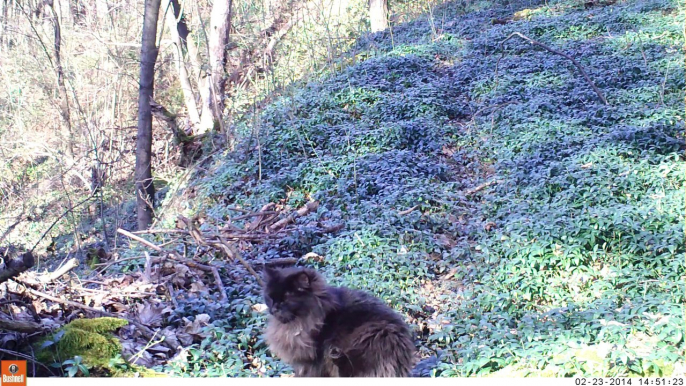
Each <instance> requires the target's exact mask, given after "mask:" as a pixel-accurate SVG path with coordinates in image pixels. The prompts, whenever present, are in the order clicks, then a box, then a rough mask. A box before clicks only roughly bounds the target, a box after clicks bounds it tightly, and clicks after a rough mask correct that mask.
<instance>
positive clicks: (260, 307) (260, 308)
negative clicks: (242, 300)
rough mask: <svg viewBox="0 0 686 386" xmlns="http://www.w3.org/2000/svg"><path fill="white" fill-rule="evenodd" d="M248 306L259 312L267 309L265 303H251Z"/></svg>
mask: <svg viewBox="0 0 686 386" xmlns="http://www.w3.org/2000/svg"><path fill="white" fill-rule="evenodd" d="M250 308H252V309H253V311H257V312H259V313H264V312H267V310H268V309H269V308H268V307H267V305H266V304H262V303H258V304H253V305H252V306H251V307H250Z"/></svg>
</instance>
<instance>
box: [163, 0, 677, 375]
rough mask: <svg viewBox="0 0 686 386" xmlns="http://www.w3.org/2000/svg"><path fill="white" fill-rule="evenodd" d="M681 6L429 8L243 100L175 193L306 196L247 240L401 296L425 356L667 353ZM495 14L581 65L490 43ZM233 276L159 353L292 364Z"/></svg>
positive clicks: (187, 210)
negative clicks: (247, 111)
mask: <svg viewBox="0 0 686 386" xmlns="http://www.w3.org/2000/svg"><path fill="white" fill-rule="evenodd" d="M683 17H684V9H683V4H680V3H679V2H676V1H670V0H647V1H624V2H614V1H593V2H585V3H584V2H576V1H557V2H548V3H542V2H541V3H535V4H534V3H532V2H528V1H522V2H519V1H515V2H509V3H508V4H507V5H496V4H493V3H474V4H470V6H469V7H468V8H465V6H464V4H462V3H459V2H457V3H449V4H447V5H444V6H442V7H438V8H436V9H435V10H434V11H433V12H432V14H430V15H425V16H424V17H422V18H419V19H417V20H414V21H412V22H408V23H406V24H404V25H402V26H400V27H397V28H394V29H393V30H392V31H387V32H385V33H381V34H374V35H369V36H365V37H363V38H361V39H360V40H359V42H358V48H359V49H360V50H361V52H362V53H361V54H359V55H358V58H359V59H360V62H359V63H357V64H354V65H352V66H350V67H348V68H346V69H344V70H343V71H341V72H339V73H335V74H329V75H327V76H324V77H323V78H322V79H321V80H320V81H316V82H311V83H309V84H307V85H306V86H304V87H302V88H301V89H297V90H294V91H292V92H291V93H290V94H289V95H286V96H283V97H281V98H279V99H278V100H277V101H276V102H274V103H273V104H271V105H269V106H268V107H266V108H265V109H264V110H263V111H260V112H259V114H257V115H254V116H250V117H246V119H245V120H244V121H242V123H241V125H240V131H241V132H242V133H244V135H245V138H246V139H245V141H244V142H243V143H242V145H241V146H239V148H238V150H236V151H234V152H231V153H225V154H224V155H222V156H218V157H215V159H214V160H213V165H212V166H211V167H209V168H208V169H207V170H204V171H203V172H201V173H200V176H199V177H197V178H196V179H193V180H192V182H191V186H192V187H187V188H186V189H185V192H188V191H189V190H190V191H192V192H193V199H187V200H186V201H185V202H184V203H183V205H185V207H183V208H179V206H177V207H176V208H177V209H178V210H179V211H181V212H183V213H184V214H186V215H192V214H197V213H203V215H204V216H206V218H207V219H209V220H208V221H210V222H212V223H215V224H222V223H223V222H224V221H226V219H227V218H229V217H230V216H233V215H235V213H232V212H231V209H230V208H232V207H236V206H238V207H240V208H249V209H252V210H259V208H260V207H262V206H264V205H265V204H268V203H270V202H279V203H281V204H283V205H284V206H286V207H292V208H298V207H301V206H303V205H304V204H305V203H306V202H308V201H310V200H317V201H318V202H319V203H320V207H319V209H318V210H317V211H316V212H314V213H311V214H308V215H307V216H304V217H301V218H298V219H297V224H298V229H297V231H295V232H292V233H291V234H290V235H289V237H286V238H283V239H279V240H272V241H268V242H264V243H261V244H259V246H257V247H255V248H253V249H252V250H250V251H246V255H247V256H248V257H249V258H251V259H259V260H269V259H271V258H286V257H294V258H300V257H301V256H303V255H305V254H307V253H309V252H314V253H315V254H316V255H318V256H320V257H321V259H318V260H317V261H313V260H308V261H306V262H305V264H306V265H312V266H315V267H317V268H318V269H320V270H321V271H322V272H323V273H324V274H325V275H326V277H327V278H328V279H329V281H330V282H331V284H333V285H344V286H350V287H354V288H359V289H364V290H367V291H370V292H371V293H373V294H375V295H377V296H379V297H380V298H382V299H383V300H384V301H387V302H388V303H389V304H390V305H392V306H393V307H394V308H395V309H396V310H398V311H399V312H401V313H402V314H403V315H404V316H405V317H406V319H407V320H408V322H410V323H411V325H412V326H413V328H414V330H415V331H416V333H417V338H418V345H419V347H420V352H421V354H422V356H428V355H432V354H434V353H436V352H440V353H441V355H442V356H441V364H440V365H439V366H438V368H437V369H436V372H435V373H436V374H437V375H440V376H474V375H489V374H495V375H525V376H526V375H538V376H546V375H547V376H571V375H587V376H588V375H594V376H647V375H653V376H657V375H669V374H672V372H674V371H680V372H683V369H684V367H683V361H684V337H683V333H684V309H683V304H684V280H683V279H684V258H683V257H684V252H685V251H684V243H683V240H684V210H683V203H684V189H683V187H684V172H685V170H684V134H683V133H684V130H683V129H684V120H683V112H684V110H683V109H684V107H683V101H684V70H683V54H684V52H683V49H682V48H683V46H684V40H683V39H684V35H683V31H682V30H681V21H682V20H683ZM513 32H519V33H521V34H523V35H525V36H527V37H529V38H531V39H534V40H536V41H538V42H541V43H543V44H544V45H546V46H548V47H550V48H554V49H555V50H558V51H561V52H563V53H566V54H567V55H569V56H571V57H573V58H576V60H577V61H578V63H579V65H580V66H581V67H582V68H583V69H584V70H585V71H586V72H587V74H588V77H589V79H588V80H587V79H585V78H584V77H583V76H582V74H581V73H580V72H579V71H578V69H577V68H576V67H575V66H574V65H573V63H572V62H571V61H570V60H568V59H567V58H565V57H563V56H561V55H557V54H555V53H553V52H551V51H549V50H546V49H543V48H541V47H540V46H534V45H532V44H529V43H528V42H527V41H525V40H524V39H521V38H519V37H514V38H512V39H509V40H507V41H506V42H505V43H503V44H502V45H501V42H502V41H503V40H504V39H506V38H507V37H508V36H509V35H510V34H511V33H513ZM589 81H590V82H592V83H594V84H595V85H596V86H597V87H598V89H599V91H600V92H601V93H602V96H603V97H604V98H605V99H606V100H607V105H606V104H604V103H603V101H602V100H601V98H600V97H599V95H598V94H597V93H595V92H594V90H593V88H592V87H591V83H589ZM182 197H187V196H182ZM172 199H173V200H176V201H177V202H178V201H180V200H179V198H176V199H174V198H172ZM171 212H173V213H168V214H169V216H168V217H167V220H166V221H167V222H166V224H167V225H171V224H172V221H173V219H174V218H175V217H174V216H175V215H176V214H177V213H176V212H175V211H171ZM322 222H324V223H327V224H329V223H343V224H345V227H344V228H343V229H342V230H340V231H339V232H337V233H335V234H321V233H317V232H315V231H314V229H315V227H314V224H317V223H322ZM236 269H237V270H240V268H238V267H237V268H236ZM233 277H236V276H233ZM243 277H245V281H244V282H240V283H233V285H234V287H233V288H232V289H231V291H230V298H231V299H232V300H231V302H230V305H229V306H228V307H226V308H224V307H218V308H217V309H215V310H213V311H212V314H211V316H212V320H213V322H212V324H211V326H210V327H208V334H209V335H208V336H207V337H206V338H205V339H204V340H202V342H200V343H199V344H198V345H197V346H196V347H195V348H193V349H191V351H190V352H191V356H190V357H189V360H188V361H186V362H179V363H174V364H172V365H169V366H167V367H166V371H169V372H171V373H172V374H175V375H206V376H216V375H224V374H227V375H257V374H262V375H276V374H282V373H288V372H290V369H288V368H287V367H286V366H285V365H283V364H282V363H281V362H280V361H278V360H277V359H274V358H272V357H271V356H270V355H269V353H268V350H267V348H266V346H265V344H264V342H263V340H262V338H261V332H262V328H263V326H264V323H265V315H264V313H261V312H259V311H258V310H256V309H258V308H259V307H257V308H256V307H255V305H259V304H260V303H261V302H262V300H261V297H260V294H259V291H258V288H257V287H256V283H255V282H254V280H252V278H251V277H249V276H243ZM192 304H193V301H192V300H189V303H188V306H187V311H186V315H192V314H193V312H196V306H194V305H192ZM177 312H178V310H177ZM246 359H247V360H246ZM246 363H248V365H246Z"/></svg>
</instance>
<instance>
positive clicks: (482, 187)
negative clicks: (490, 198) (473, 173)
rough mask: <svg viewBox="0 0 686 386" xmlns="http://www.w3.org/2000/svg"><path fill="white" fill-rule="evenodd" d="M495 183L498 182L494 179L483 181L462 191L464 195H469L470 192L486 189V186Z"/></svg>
mask: <svg viewBox="0 0 686 386" xmlns="http://www.w3.org/2000/svg"><path fill="white" fill-rule="evenodd" d="M497 183H498V181H496V180H492V181H488V182H484V183H483V184H481V185H479V186H477V187H475V188H472V189H469V190H468V191H466V192H465V193H464V195H465V196H471V195H472V194H474V193H476V192H479V191H481V190H484V189H486V188H487V187H489V186H491V185H495V184H497Z"/></svg>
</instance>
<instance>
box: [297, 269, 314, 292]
mask: <svg viewBox="0 0 686 386" xmlns="http://www.w3.org/2000/svg"><path fill="white" fill-rule="evenodd" d="M295 284H296V286H297V288H298V290H303V291H304V290H309V289H310V287H311V286H312V281H311V279H310V275H308V274H307V272H300V273H299V274H298V276H297V277H296V278H295Z"/></svg>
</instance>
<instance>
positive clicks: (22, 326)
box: [0, 319, 43, 334]
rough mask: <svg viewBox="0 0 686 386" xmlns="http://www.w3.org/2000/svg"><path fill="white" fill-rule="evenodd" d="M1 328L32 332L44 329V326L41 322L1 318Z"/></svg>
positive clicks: (26, 332)
mask: <svg viewBox="0 0 686 386" xmlns="http://www.w3.org/2000/svg"><path fill="white" fill-rule="evenodd" d="M0 330H9V331H16V332H21V333H24V334H32V333H34V332H40V331H43V326H42V325H41V324H39V323H35V322H29V321H24V320H9V319H0Z"/></svg>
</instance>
